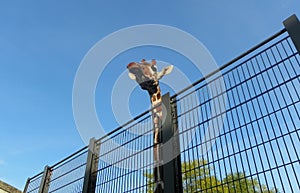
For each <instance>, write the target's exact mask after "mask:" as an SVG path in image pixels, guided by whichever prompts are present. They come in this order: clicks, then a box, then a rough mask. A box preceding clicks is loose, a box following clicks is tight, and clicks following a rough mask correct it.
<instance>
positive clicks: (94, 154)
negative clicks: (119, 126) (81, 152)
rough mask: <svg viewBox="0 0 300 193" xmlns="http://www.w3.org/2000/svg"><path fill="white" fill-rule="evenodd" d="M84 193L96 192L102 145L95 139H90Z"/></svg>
mask: <svg viewBox="0 0 300 193" xmlns="http://www.w3.org/2000/svg"><path fill="white" fill-rule="evenodd" d="M88 149H89V150H88V156H87V162H86V167H85V175H84V182H83V188H82V193H90V192H95V189H96V182H97V170H98V162H99V150H100V145H98V144H97V141H96V139H95V138H92V139H90V143H89V147H88Z"/></svg>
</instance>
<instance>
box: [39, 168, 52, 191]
mask: <svg viewBox="0 0 300 193" xmlns="http://www.w3.org/2000/svg"><path fill="white" fill-rule="evenodd" d="M51 175H52V169H51V168H50V167H49V166H45V169H44V173H43V177H42V181H41V185H40V188H39V193H48V190H49V185H50V180H51Z"/></svg>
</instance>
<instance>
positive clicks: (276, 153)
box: [176, 34, 300, 193]
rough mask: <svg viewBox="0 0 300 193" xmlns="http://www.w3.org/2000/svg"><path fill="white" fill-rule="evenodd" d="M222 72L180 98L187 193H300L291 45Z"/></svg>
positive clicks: (299, 127)
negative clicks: (223, 84) (221, 108)
mask: <svg viewBox="0 0 300 193" xmlns="http://www.w3.org/2000/svg"><path fill="white" fill-rule="evenodd" d="M221 72H222V76H218V77H211V79H212V80H210V81H206V82H205V81H203V82H202V83H200V84H199V85H197V87H196V88H194V91H191V92H189V93H186V92H184V93H182V94H181V95H177V100H176V102H177V106H178V123H179V138H180V142H181V160H182V178H183V186H184V192H285V193H287V192H299V191H300V189H299V187H300V184H299V180H300V165H299V155H300V150H299V147H300V138H299V133H300V117H299V116H300V114H299V113H300V101H299V100H300V98H299V97H300V89H299V88H300V77H299V75H300V57H299V54H298V52H297V50H296V49H295V47H294V45H293V43H292V41H291V39H290V38H289V36H288V35H287V34H283V35H281V36H280V37H277V38H276V39H275V40H273V41H271V42H268V43H267V44H266V45H264V46H262V47H260V48H259V49H257V50H255V52H252V53H251V54H249V55H247V56H246V57H243V58H242V59H241V60H238V61H236V62H234V63H233V64H231V65H230V66H228V67H227V68H225V69H223V70H222V71H221ZM221 79H222V80H224V82H225V87H224V89H221V88H220V87H218V86H216V85H218V82H220V81H221ZM210 85H212V86H211V87H210ZM220 104H226V106H225V110H224V109H223V110H219V111H217V110H216V106H220ZM216 112H218V113H216Z"/></svg>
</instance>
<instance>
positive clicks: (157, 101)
mask: <svg viewBox="0 0 300 193" xmlns="http://www.w3.org/2000/svg"><path fill="white" fill-rule="evenodd" d="M151 104H152V108H153V110H152V119H153V127H154V135H153V138H154V148H153V151H154V181H155V188H154V189H155V192H162V189H164V182H163V181H162V178H161V172H162V171H161V167H160V165H161V164H162V163H161V161H162V160H161V156H160V145H161V144H160V143H161V136H160V135H161V134H160V132H161V125H162V98H161V91H160V87H159V86H157V92H156V93H154V94H152V96H151ZM157 188H158V191H156V189H157Z"/></svg>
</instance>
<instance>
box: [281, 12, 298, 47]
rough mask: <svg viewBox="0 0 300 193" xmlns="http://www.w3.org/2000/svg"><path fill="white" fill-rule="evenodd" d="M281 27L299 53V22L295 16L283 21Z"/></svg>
mask: <svg viewBox="0 0 300 193" xmlns="http://www.w3.org/2000/svg"><path fill="white" fill-rule="evenodd" d="M283 25H284V27H285V29H286V30H287V32H288V33H289V35H290V37H291V39H292V41H293V43H294V44H295V47H296V49H297V51H298V53H300V22H299V20H298V18H297V16H296V15H292V16H290V17H289V18H287V19H286V20H284V22H283Z"/></svg>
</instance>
